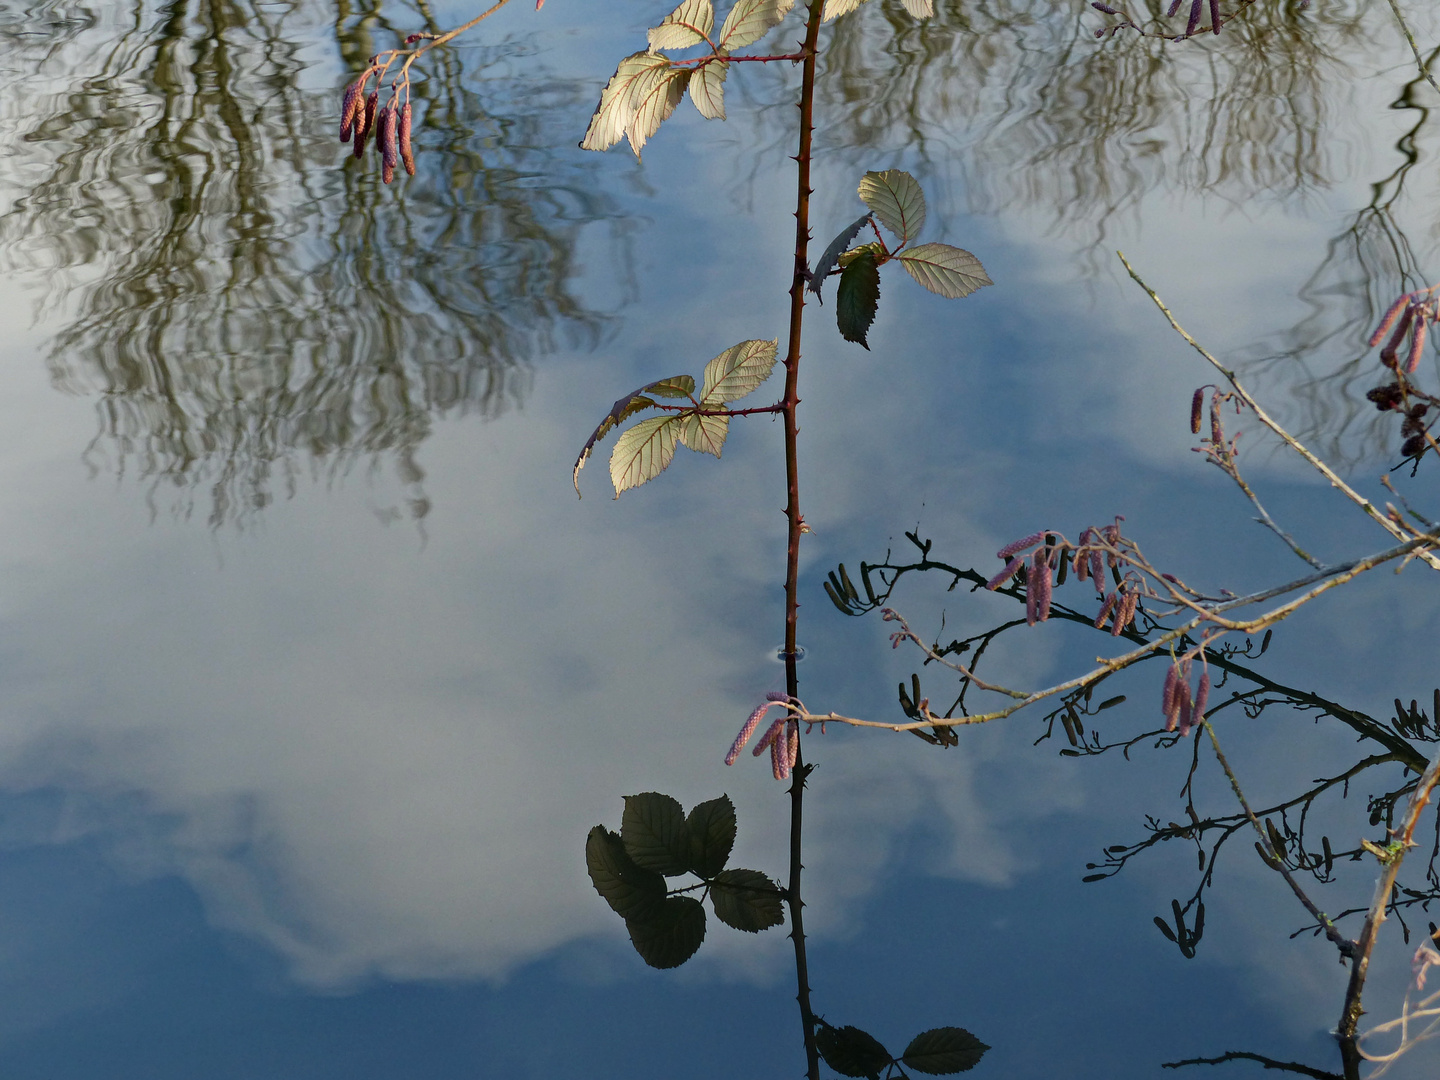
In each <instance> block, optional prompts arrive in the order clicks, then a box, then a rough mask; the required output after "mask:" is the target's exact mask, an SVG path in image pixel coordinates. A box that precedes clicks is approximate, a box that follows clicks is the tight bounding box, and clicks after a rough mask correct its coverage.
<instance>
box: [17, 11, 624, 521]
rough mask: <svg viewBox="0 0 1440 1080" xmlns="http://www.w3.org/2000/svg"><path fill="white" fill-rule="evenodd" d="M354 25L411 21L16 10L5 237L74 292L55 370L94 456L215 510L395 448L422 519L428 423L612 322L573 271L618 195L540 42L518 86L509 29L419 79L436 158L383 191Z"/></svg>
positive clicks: (503, 400)
mask: <svg viewBox="0 0 1440 1080" xmlns="http://www.w3.org/2000/svg"><path fill="white" fill-rule="evenodd" d="M417 21H418V20H417ZM327 23H328V24H329V28H328V29H327ZM37 27H38V28H43V29H42V30H41V31H40V32H37ZM414 28H415V27H414V26H413V25H406V26H405V27H404V28H401V29H400V30H399V35H400V36H402V37H403V36H404V34H405V33H406V32H408V31H409V30H413V29H414ZM432 29H434V27H433V25H432ZM337 32H338V37H339V44H340V49H341V53H342V54H343V56H344V57H345V59H346V61H347V63H348V65H349V66H350V67H352V68H357V67H359V66H361V65H363V63H364V59H365V57H367V56H368V55H369V54H370V53H371V52H373V51H374V50H375V49H376V48H377V47H378V46H377V40H378V42H379V45H389V44H390V43H391V39H392V37H393V36H394V35H393V34H392V33H391V30H390V27H389V26H388V25H387V23H386V21H385V19H383V18H382V16H381V14H380V12H379V5H378V4H377V3H373V2H372V3H367V4H364V5H362V6H361V8H360V10H354V9H352V5H350V4H349V3H345V2H340V3H337V4H336V5H335V10H333V11H331V12H328V13H327V12H326V11H324V10H321V9H320V5H318V4H307V3H305V2H304V0H294V2H291V3H287V4H280V5H276V4H268V3H267V4H260V3H256V2H254V0H239V2H228V3H227V2H223V0H174V2H172V3H169V4H165V5H163V6H161V7H159V8H152V7H151V6H149V5H147V4H145V3H142V2H136V3H134V4H133V5H132V6H130V7H129V8H128V9H122V8H120V7H119V6H116V7H115V8H112V9H110V10H102V11H101V12H94V11H91V10H89V9H86V8H84V7H82V6H80V5H78V4H58V3H49V4H41V5H36V6H35V7H33V8H31V9H28V10H26V11H24V12H23V13H18V14H16V15H15V16H14V17H13V18H11V19H8V20H3V21H0V35H3V36H4V38H5V40H6V50H7V57H8V61H7V63H6V66H7V68H8V69H9V70H8V71H7V72H6V75H7V82H9V83H10V84H12V86H13V87H14V89H13V90H12V93H11V94H10V95H9V97H8V100H7V102H6V105H5V111H6V113H7V114H8V118H9V120H10V124H8V125H7V127H8V128H9V129H10V130H11V131H13V132H15V134H14V135H13V136H12V143H11V146H10V148H9V158H10V161H9V164H8V169H9V180H10V182H11V183H12V184H15V185H17V186H18V187H19V188H20V194H19V197H18V198H15V199H14V201H13V204H12V205H11V207H10V209H9V212H8V213H7V214H5V216H4V217H3V219H0V240H3V242H4V247H5V251H6V256H5V257H6V259H7V260H8V261H9V264H10V267H11V268H12V269H17V270H20V269H25V270H28V269H32V268H34V267H42V268H44V272H45V273H46V274H47V286H48V289H47V291H46V293H45V296H44V300H43V301H42V304H43V305H44V306H46V307H57V306H62V305H63V308H64V310H63V313H62V314H63V319H64V322H65V323H66V325H65V328H64V329H63V330H62V331H61V332H60V333H59V334H58V335H57V336H56V337H55V339H54V341H53V343H52V347H51V349H50V354H49V360H48V362H49V366H50V370H51V374H52V378H53V380H54V382H55V384H56V385H57V386H59V387H61V388H62V389H64V390H66V391H68V392H71V393H78V394H94V395H98V396H99V397H100V403H99V416H100V433H99V435H98V437H97V439H96V440H95V443H94V444H93V445H92V447H91V450H90V453H89V456H90V458H91V460H92V461H94V462H95V463H96V465H97V467H99V463H100V462H102V461H107V460H108V463H109V465H110V466H111V467H114V468H115V469H117V470H119V471H121V472H122V473H123V472H125V471H127V470H131V471H137V472H138V473H139V474H140V475H142V476H144V477H146V478H149V479H150V480H151V481H152V482H154V483H157V484H158V483H159V482H161V481H170V482H173V483H174V484H175V485H177V486H179V487H180V488H181V489H182V490H184V491H186V492H187V493H188V492H191V491H193V490H194V488H195V486H197V485H200V484H208V485H209V486H210V489H211V493H212V499H213V509H212V514H211V519H212V523H219V522H221V521H223V520H226V519H232V520H233V519H240V518H243V517H244V516H245V514H247V513H249V512H252V511H253V510H254V509H255V508H258V507H261V506H263V505H265V503H267V502H268V501H269V500H270V498H271V497H272V489H273V488H274V487H275V486H276V485H277V484H279V485H280V486H282V487H283V486H288V485H289V484H290V483H292V482H293V480H294V478H295V476H296V474H297V473H298V472H299V471H301V470H303V469H305V468H307V467H308V468H311V469H313V470H315V471H317V472H321V473H325V474H328V475H335V474H337V473H338V472H340V471H343V470H345V469H347V468H348V467H349V466H350V465H351V464H352V463H354V462H355V461H357V460H367V461H371V462H377V461H379V460H381V459H393V460H394V462H395V463H396V466H397V470H398V472H399V475H400V478H401V480H402V481H403V482H404V483H405V484H407V485H408V486H409V488H410V492H409V494H410V498H409V502H410V505H409V512H410V513H411V514H412V515H414V516H417V517H418V516H421V515H423V514H424V512H425V510H426V507H427V504H426V501H425V499H424V496H423V494H422V493H421V491H420V488H419V483H420V480H421V478H422V476H423V474H422V472H421V471H420V469H419V467H418V466H417V464H416V462H415V458H414V454H415V450H416V448H417V447H418V446H419V445H420V443H421V442H422V441H423V440H424V438H425V437H426V435H427V433H428V432H429V430H430V427H431V424H432V422H433V418H434V417H435V416H437V415H444V414H447V413H460V412H471V411H473V412H478V413H481V414H483V415H493V414H495V413H497V412H499V411H501V410H503V409H504V408H506V407H507V405H509V404H513V403H515V402H517V401H518V400H519V398H520V396H521V394H522V393H523V391H524V387H525V379H526V368H525V358H526V357H527V356H529V355H530V354H532V353H533V352H535V351H536V350H542V349H545V348H547V347H548V346H550V345H551V343H552V338H553V336H554V335H555V334H556V333H557V332H560V333H563V334H565V335H566V336H567V337H569V338H577V337H578V338H582V339H583V338H590V339H593V338H594V337H595V336H596V335H597V334H598V333H599V332H600V330H601V329H602V327H603V324H604V319H603V316H601V315H599V314H597V313H596V312H594V311H590V310H587V309H586V308H585V307H584V306H583V305H582V304H581V303H580V302H579V301H578V300H577V299H576V298H575V297H574V296H572V295H571V293H570V291H569V288H570V282H571V278H572V276H573V275H574V273H575V265H574V254H573V251H574V245H575V242H576V239H577V236H578V234H579V232H580V231H581V229H583V228H584V226H585V225H586V224H588V223H592V222H595V221H597V220H599V219H601V218H602V217H604V216H605V215H606V214H607V213H608V211H609V207H608V206H607V205H606V204H605V203H604V201H603V199H601V198H600V197H598V196H597V195H596V194H595V192H594V190H593V186H588V185H585V184H583V183H582V182H581V180H580V177H579V176H578V175H576V174H575V173H574V171H573V170H572V171H571V173H570V175H568V176H567V175H566V174H565V173H564V171H563V170H556V169H555V168H553V167H550V166H551V165H552V164H553V163H551V162H550V161H549V158H548V151H547V150H546V148H547V147H553V146H556V145H561V146H563V145H565V144H566V143H568V141H569V140H568V139H565V138H561V137H560V134H561V133H559V132H557V131H553V130H550V128H549V126H548V125H547V123H546V117H547V116H550V115H555V114H556V113H557V112H560V111H562V110H559V109H558V108H557V106H558V105H560V104H563V103H564V102H566V101H568V100H569V99H570V97H571V96H572V95H573V93H574V92H576V88H575V87H572V86H571V85H569V84H566V83H563V82H560V81H557V80H554V79H548V78H547V77H546V76H545V74H544V73H543V71H537V70H536V67H537V65H536V64H535V62H534V61H533V59H526V60H525V63H526V70H525V73H524V79H523V89H524V93H523V95H521V94H520V93H518V92H517V87H518V85H519V83H520V81H521V80H518V79H516V78H515V77H514V76H515V72H514V71H512V70H511V67H512V66H513V65H514V64H515V62H516V60H517V58H520V59H525V58H523V57H522V56H521V50H520V49H518V48H517V47H514V46H501V47H494V48H482V49H472V50H467V57H468V59H469V62H468V63H467V64H466V65H465V66H464V67H463V68H462V65H461V63H460V61H459V59H458V58H457V55H456V54H455V53H454V52H453V51H452V52H437V53H436V54H435V56H434V57H433V59H432V62H431V63H429V64H427V65H426V69H425V71H424V72H423V76H422V77H417V79H416V82H415V88H414V90H415V97H416V106H417V125H416V142H417V147H418V148H419V154H420V157H421V159H422V160H423V163H424V164H423V167H422V169H421V170H420V175H419V176H418V177H416V178H415V179H414V180H412V181H409V182H408V183H402V184H398V185H394V186H392V187H391V188H386V187H383V186H382V185H381V184H380V182H379V177H378V175H377V174H376V172H375V171H374V170H373V169H371V168H370V165H371V164H372V163H371V162H368V161H367V162H364V163H361V162H355V161H353V160H349V161H345V162H344V164H343V167H342V153H343V148H342V147H339V146H338V145H337V143H336V141H335V131H334V130H333V129H334V128H335V126H336V125H335V122H334V121H335V100H336V98H337V93H336V91H334V90H333V88H332V86H331V83H332V82H333V84H334V86H339V85H340V84H341V82H343V77H341V76H338V75H337V76H336V77H335V78H334V79H332V78H330V77H329V73H328V72H327V73H326V75H325V76H324V77H320V78H317V68H318V65H317V63H316V60H317V56H320V55H325V53H326V52H328V51H329V50H331V49H333V48H334V44H333V42H334V40H335V35H336V34H337ZM326 36H329V37H330V43H329V44H328V48H327V47H326V46H327V43H326V41H325V37H326ZM316 83H321V84H323V86H322V87H321V88H319V89H315V88H314V86H315V84H316ZM421 117H423V120H421ZM542 165H544V166H546V168H545V170H544V178H543V179H542V178H541V177H540V173H541V166H542ZM307 462H308V464H307ZM180 498H181V507H180V508H181V509H182V510H185V511H188V509H189V500H190V499H191V498H192V496H191V495H189V494H186V495H182V496H181V497H180Z"/></svg>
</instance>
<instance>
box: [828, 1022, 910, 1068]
mask: <svg viewBox="0 0 1440 1080" xmlns="http://www.w3.org/2000/svg"><path fill="white" fill-rule="evenodd" d="M815 1048H816V1049H817V1050H819V1051H820V1056H821V1057H823V1058H824V1059H825V1064H827V1065H829V1066H830V1067H831V1068H832V1069H834V1070H835V1071H836V1072H838V1073H839V1074H840V1075H841V1076H869V1077H878V1076H879V1075H880V1072H881V1070H883V1069H884V1068H886V1067H887V1066H888V1065H889V1064H890V1062H891V1061H893V1060H894V1059H893V1058H892V1057H891V1056H890V1051H889V1050H886V1049H885V1047H883V1046H881V1045H880V1041H879V1040H878V1039H876V1038H875V1036H873V1035H871V1034H870V1033H869V1032H867V1031H861V1030H860V1029H859V1028H857V1027H852V1026H851V1025H849V1024H846V1025H845V1026H844V1027H839V1028H837V1027H832V1026H831V1025H829V1024H827V1023H825V1022H824V1021H821V1024H820V1026H819V1027H818V1028H816V1029H815Z"/></svg>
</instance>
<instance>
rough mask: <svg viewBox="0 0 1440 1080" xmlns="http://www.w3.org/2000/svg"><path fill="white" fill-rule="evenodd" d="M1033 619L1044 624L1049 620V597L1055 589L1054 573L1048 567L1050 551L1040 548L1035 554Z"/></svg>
mask: <svg viewBox="0 0 1440 1080" xmlns="http://www.w3.org/2000/svg"><path fill="white" fill-rule="evenodd" d="M1035 563H1036V571H1035V618H1036V621H1037V622H1044V621H1045V620H1046V619H1048V618H1050V596H1051V594H1052V593H1053V592H1054V589H1055V571H1054V569H1053V568H1052V567H1051V566H1050V549H1049V548H1041V549H1040V550H1039V551H1037V552H1036V553H1035Z"/></svg>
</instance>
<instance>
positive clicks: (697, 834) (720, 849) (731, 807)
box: [685, 795, 735, 878]
mask: <svg viewBox="0 0 1440 1080" xmlns="http://www.w3.org/2000/svg"><path fill="white" fill-rule="evenodd" d="M685 831H686V832H688V833H689V834H690V862H689V866H688V869H689V871H690V872H691V873H692V874H694V875H695V876H696V877H702V878H713V877H714V876H715V875H716V874H718V873H720V871H721V870H723V869H725V861H726V860H727V859H729V858H730V849H731V848H733V847H734V846H735V804H734V803H732V802H731V801H730V796H728V795H721V796H720V797H719V798H718V799H711V800H710V801H709V802H702V803H700V804H699V805H697V806H696V807H695V809H693V810H691V811H690V816H689V817H687V818H686V819H685Z"/></svg>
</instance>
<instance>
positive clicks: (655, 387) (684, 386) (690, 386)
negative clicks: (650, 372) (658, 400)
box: [640, 375, 695, 398]
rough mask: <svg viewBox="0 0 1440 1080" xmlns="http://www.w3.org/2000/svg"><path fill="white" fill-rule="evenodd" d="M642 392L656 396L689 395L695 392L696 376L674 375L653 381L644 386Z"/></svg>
mask: <svg viewBox="0 0 1440 1080" xmlns="http://www.w3.org/2000/svg"><path fill="white" fill-rule="evenodd" d="M640 393H642V394H654V395H655V396H656V397H669V398H677V397H689V396H690V395H691V394H693V393H695V376H693V375H672V376H671V377H670V378H668V379H661V380H660V381H659V382H652V383H651V384H650V385H649V386H642V387H641V388H640Z"/></svg>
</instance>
